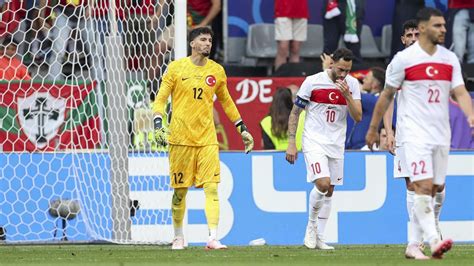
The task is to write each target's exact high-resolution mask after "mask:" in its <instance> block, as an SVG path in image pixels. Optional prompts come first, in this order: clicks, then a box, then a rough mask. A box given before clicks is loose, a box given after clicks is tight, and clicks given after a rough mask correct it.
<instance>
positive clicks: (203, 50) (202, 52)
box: [201, 48, 211, 57]
mask: <svg viewBox="0 0 474 266" xmlns="http://www.w3.org/2000/svg"><path fill="white" fill-rule="evenodd" d="M201 54H202V56H205V57H209V55H210V54H211V48H209V49H202V51H201Z"/></svg>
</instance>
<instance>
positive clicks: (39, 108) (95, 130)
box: [0, 81, 101, 151]
mask: <svg viewBox="0 0 474 266" xmlns="http://www.w3.org/2000/svg"><path fill="white" fill-rule="evenodd" d="M95 87H96V82H91V83H83V84H67V83H60V84H58V83H56V84H49V83H41V82H35V81H10V82H0V149H2V150H3V151H56V150H65V149H93V148H96V147H98V146H99V143H100V129H101V123H100V121H101V119H100V118H99V116H98V107H97V104H96V94H95Z"/></svg>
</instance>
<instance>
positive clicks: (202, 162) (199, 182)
mask: <svg viewBox="0 0 474 266" xmlns="http://www.w3.org/2000/svg"><path fill="white" fill-rule="evenodd" d="M197 149H198V153H197V170H196V182H195V186H196V187H203V188H204V195H205V198H206V201H205V207H204V212H205V214H206V220H207V225H208V228H209V239H208V242H207V245H206V249H225V248H227V246H226V245H222V244H221V243H220V242H219V240H218V237H217V227H218V224H219V212H220V209H219V196H218V193H217V188H218V185H217V184H218V183H219V182H220V160H219V146H218V145H209V146H204V147H199V148H197Z"/></svg>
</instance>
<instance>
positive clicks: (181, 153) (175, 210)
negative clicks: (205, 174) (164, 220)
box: [169, 145, 195, 250]
mask: <svg viewBox="0 0 474 266" xmlns="http://www.w3.org/2000/svg"><path fill="white" fill-rule="evenodd" d="M194 149H195V148H194V147H189V146H178V145H170V147H169V162H170V179H171V187H172V188H173V189H174V192H173V198H172V201H171V214H172V217H173V228H174V239H173V244H172V246H171V249H173V250H179V249H184V246H185V245H184V234H183V219H184V215H185V212H186V194H187V192H188V188H189V187H190V186H192V184H193V181H194V171H195V169H194V165H195V153H194Z"/></svg>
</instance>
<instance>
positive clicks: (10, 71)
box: [0, 38, 31, 80]
mask: <svg viewBox="0 0 474 266" xmlns="http://www.w3.org/2000/svg"><path fill="white" fill-rule="evenodd" d="M16 49H17V44H16V43H14V42H13V41H12V40H11V39H10V38H7V39H5V40H4V41H3V44H2V45H1V46H0V79H1V80H30V79H31V77H30V74H29V73H28V69H27V67H26V66H25V65H23V63H22V62H21V60H20V59H18V57H17V53H16Z"/></svg>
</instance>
